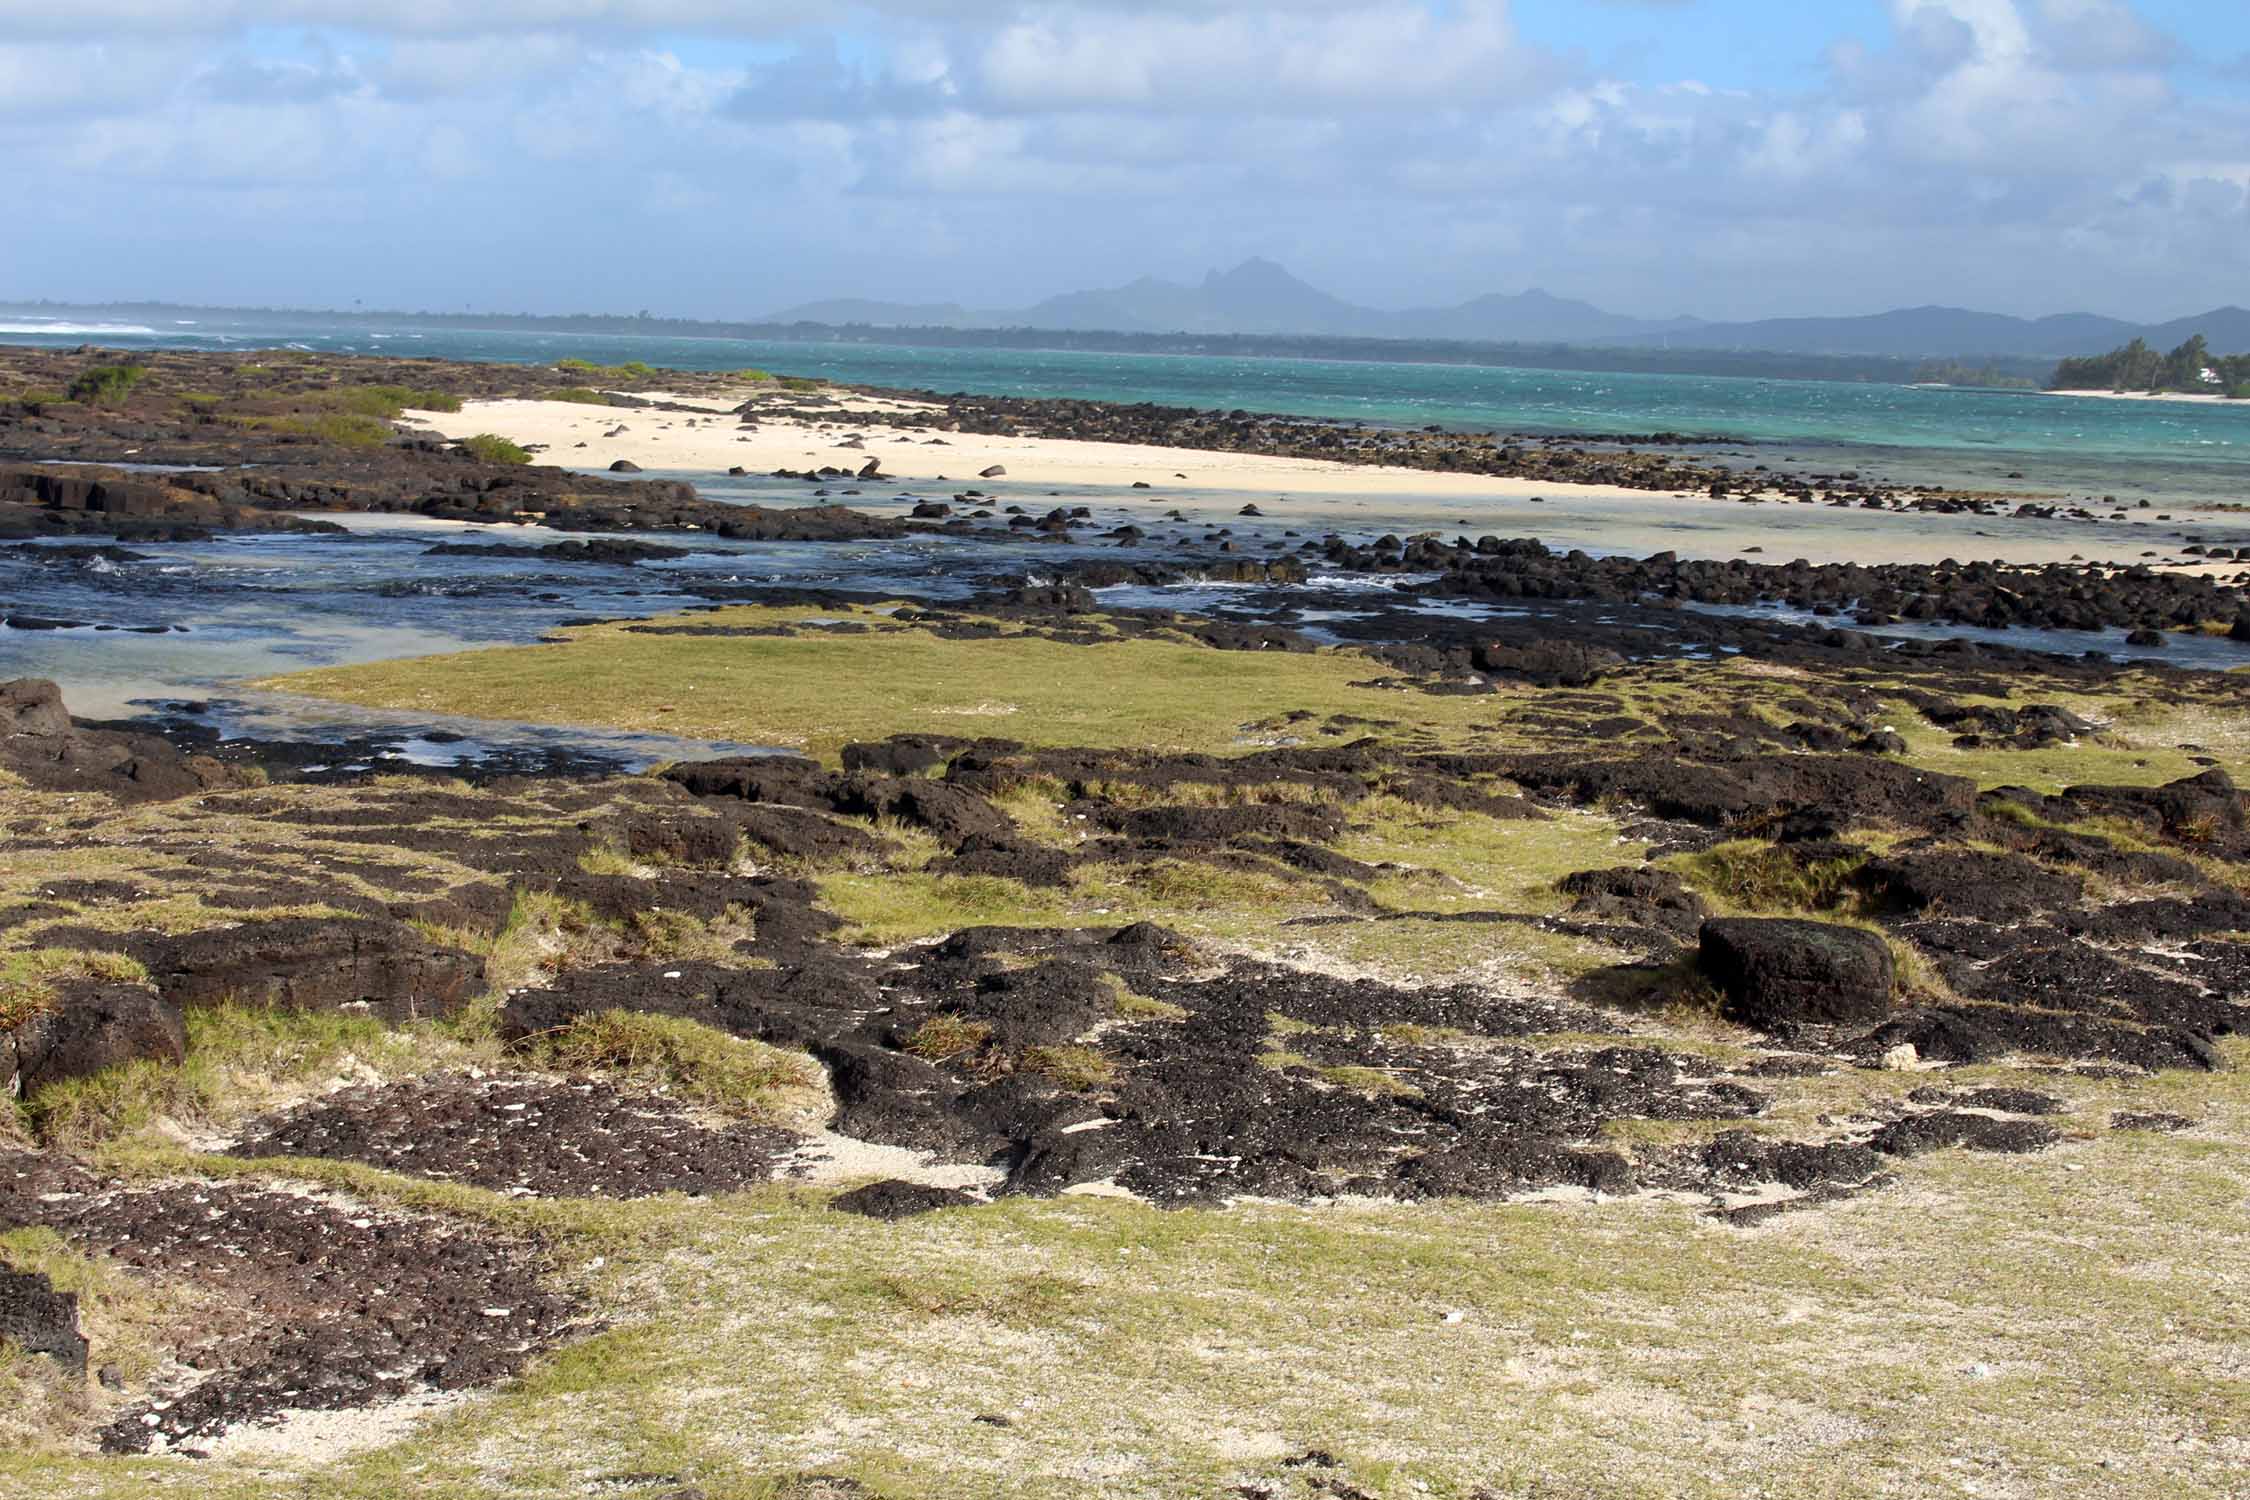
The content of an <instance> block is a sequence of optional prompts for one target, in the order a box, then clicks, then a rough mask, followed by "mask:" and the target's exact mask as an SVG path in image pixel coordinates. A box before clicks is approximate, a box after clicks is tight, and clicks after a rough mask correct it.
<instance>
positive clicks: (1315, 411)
mask: <svg viewBox="0 0 2250 1500" xmlns="http://www.w3.org/2000/svg"><path fill="white" fill-rule="evenodd" d="M0 340H5V341H7V342H12V343H34V344H49V345H58V346H71V345H76V344H79V343H84V342H87V341H89V340H95V341H99V342H100V343H102V344H104V345H107V346H112V347H117V348H125V349H132V348H178V349H246V348H259V347H273V346H289V347H295V348H302V349H317V350H326V351H336V352H348V353H361V354H369V353H388V354H398V355H415V356H427V357H431V358H442V359H474V360H494V361H501V362H509V363H527V364H529V363H541V364H543V363H551V362H553V361H555V360H557V359H562V358H566V357H580V358H585V359H590V360H593V361H595V362H597V363H604V364H616V363H622V362H625V361H628V360H641V361H644V362H646V363H648V364H652V365H660V366H671V367H676V368H682V369H693V370H728V369H739V368H743V367H745V366H755V367H757V368H761V369H772V370H778V371H782V372H786V373H792V374H802V375H815V376H821V377H824V378H827V379H832V380H839V381H846V382H850V383H853V384H864V385H880V386H892V387H902V388H912V389H930V390H939V391H946V392H952V391H967V392H973V393H976V394H981V395H1023V396H1076V397H1083V398H1087V399H1092V400H1103V401H1125V402H1143V401H1146V402H1156V403H1160V404H1164V405H1172V406H1187V407H1197V408H1204V409H1217V410H1233V409H1237V408H1240V409H1244V410H1250V411H1260V412H1278V413H1288V414H1295V415H1303V416H1317V417H1332V418H1339V419H1342V420H1347V421H1365V422H1369V423H1375V424H1382V425H1388V426H1422V425H1426V424H1429V423H1433V422H1435V423H1439V424H1443V425H1446V426H1451V427H1461V428H1474V429H1493V430H1500V431H1510V432H1525V433H1586V434H1605V433H1606V434H1646V433H1655V432H1675V433H1684V434H1690V435H1694V436H1698V437H1708V438H1711V439H1714V440H1715V441H1714V444H1713V449H1712V451H1713V452H1714V453H1715V454H1716V455H1718V456H1722V457H1727V456H1729V452H1728V450H1730V449H1732V450H1735V451H1734V453H1733V455H1732V457H1733V459H1734V461H1738V462H1743V463H1773V464H1775V465H1776V466H1781V465H1788V466H1790V467H1793V468H1808V467H1809V468H1814V469H1819V468H1824V467H1825V468H1830V469H1841V468H1856V469H1859V470H1861V471H1863V472H1867V473H1870V474H1876V475H1880V476H1882V477H1884V478H1886V479H1889V480H1891V481H1893V482H1895V483H1900V484H1920V483H1929V484H1942V485H1948V486H1958V487H1962V488H1995V489H2012V490H2036V491H2041V492H2050V493H2055V494H2069V495H2080V496H2095V497H2098V496H2101V495H2118V496H2121V497H2127V498H2132V499H2139V498H2143V497H2148V498H2153V499H2157V500H2169V501H2173V502H2176V503H2182V504H2186V503H2210V502H2226V501H2240V502H2244V503H2250V402H2242V403H2239V404H2209V403H2187V402H2123V401H2096V400H2082V399H2075V398H2069V397H2059V396H2047V395H2042V394H2038V393H2035V392H2010V391H1974V390H1952V389H1943V388H1929V387H1920V386H1900V385H1885V384H1876V383H1852V382H1842V381H1809V380H1751V379H1741V378H1734V377H1721V376H1691V375H1624V374H1587V373H1581V372H1572V371H1552V370H1518V369H1500V368H1484V367H1475V366H1463V365H1433V364H1378V363H1372V362H1358V361H1341V360H1317V359H1245V358H1234V357H1205V356H1197V355H1149V354H1094V353H1082V352H1077V351H1042V350H1016V349H933V348H916V347H910V346H906V345H897V344H884V343H879V342H871V341H866V342H855V341H847V340H835V341H826V342H803V343H797V342H789V343H782V342H769V341H752V340H742V339H680V338H643V337H637V336H633V335H625V334H578V333H569V334H565V333H550V332H536V333H534V332H518V331H507V330H497V331H474V330H464V329H457V328H414V327H411V326H406V325H394V324H388V323H385V324H375V323H370V322H364V321H362V322H355V321H353V320H352V319H350V318H348V317H343V316H340V315H339V316H336V317H332V318H319V319H312V318H308V319H305V320H303V321H287V322H285V321H275V320H272V319H261V320H258V321H256V322H241V323H230V322H227V321H224V320H223V319H222V317H221V315H219V314H215V313H213V314H206V315H205V318H204V320H203V321H200V322H196V323H174V324H169V325H158V324H145V323H144V324H86V323H60V322H51V321H43V320H39V319H34V318H26V317H11V318H9V319H8V320H7V321H6V322H5V323H4V324H0ZM2019 474H2020V475H2021V476H2023V477H2021V478H2012V477H2011V476H2014V475H2019Z"/></svg>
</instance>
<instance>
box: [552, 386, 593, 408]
mask: <svg viewBox="0 0 2250 1500" xmlns="http://www.w3.org/2000/svg"><path fill="white" fill-rule="evenodd" d="M539 399H540V400H542V401H569V402H573V403H575V404H577V405H579V406H607V405H609V397H607V396H605V395H603V394H602V393H601V392H600V391H597V390H595V389H593V388H592V387H591V386H583V385H566V386H564V387H563V388H562V389H561V390H559V391H545V392H542V393H541V394H540V398H539Z"/></svg>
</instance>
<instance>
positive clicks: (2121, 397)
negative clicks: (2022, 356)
mask: <svg viewBox="0 0 2250 1500" xmlns="http://www.w3.org/2000/svg"><path fill="white" fill-rule="evenodd" d="M2041 394H2042V395H2047V396H2081V397H2085V398H2087V399H2089V400H2094V401H2185V402H2188V403H2190V404H2192V405H2196V406H2239V407H2241V408H2242V409H2243V410H2244V411H2250V401H2236V400H2234V399H2232V398H2231V397H2227V396H2215V395H2213V396H2207V395H2203V394H2201V393H2199V392H2190V391H2043V392H2041Z"/></svg>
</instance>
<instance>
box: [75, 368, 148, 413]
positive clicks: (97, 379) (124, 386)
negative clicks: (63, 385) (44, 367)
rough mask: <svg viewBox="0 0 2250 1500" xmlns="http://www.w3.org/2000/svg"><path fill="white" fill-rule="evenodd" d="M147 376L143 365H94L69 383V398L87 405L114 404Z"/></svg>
mask: <svg viewBox="0 0 2250 1500" xmlns="http://www.w3.org/2000/svg"><path fill="white" fill-rule="evenodd" d="M147 376H148V368H147V366H145V365H107V364H104V365H95V366H94V367H93V368H91V369H89V370H88V371H86V373H85V374H83V375H81V376H79V377H78V378H77V379H76V380H74V381H72V382H71V385H70V399H71V400H73V401H83V402H85V403H86V404H87V405H88V406H114V405H116V404H117V403H118V402H121V401H123V400H124V399H125V397H126V395H127V394H128V393H129V392H131V390H132V389H133V387H134V386H137V385H139V384H140V383H141V382H142V381H143V380H144V379H146V378H147Z"/></svg>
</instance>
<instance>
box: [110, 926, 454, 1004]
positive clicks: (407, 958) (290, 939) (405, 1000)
mask: <svg viewBox="0 0 2250 1500" xmlns="http://www.w3.org/2000/svg"><path fill="white" fill-rule="evenodd" d="M148 968H149V974H150V977H151V978H153V979H154V980H155V982H156V987H157V989H158V990H159V991H160V992H161V993H162V994H163V996H164V998H165V999H166V1000H169V1001H171V1002H172V1003H173V1004H174V1005H178V1006H181V1007H183V1008H185V1007H190V1006H197V1005H217V1004H221V1003H223V1002H226V1001H230V1000H231V1001H235V1002H237V1003H240V1004H245V1005H264V1006H272V1007H275V1008H277V1009H282V1010H304V1011H318V1010H359V1011H365V1012H367V1013H369V1014H372V1015H375V1016H379V1017H381V1018H382V1019H383V1020H385V1021H412V1020H418V1019H421V1018H424V1017H428V1016H443V1015H449V1014H451V1013H452V1012H454V1011H456V1010H458V1009H460V1008H461V1006H462V1005H464V1004H466V1003H467V1002H468V1001H469V1000H470V999H472V998H473V997H475V996H476V995H477V994H479V993H480V992H481V991H482V990H483V989H484V987H485V972H484V960H483V959H481V958H478V957H476V956H475V955H474V954H470V953H464V952H462V951H461V950H460V949H458V948H448V947H446V946H445V945H444V944H442V943H436V942H432V941H431V940H430V939H429V938H427V937H425V936H423V935H422V933H421V932H419V931H418V930H416V929H415V928H413V927H410V926H408V925H407V924H406V923H404V922H393V921H388V920H383V919H360V918H350V919H320V918H288V919H285V920H282V921H277V922H248V923H244V924H243V925H242V926H240V927H226V928H221V929H219V930H217V931H214V932H196V933H190V934H188V935H187V936H185V937H177V938H171V939H168V940H167V941H165V942H164V943H163V944H162V946H161V947H160V948H159V949H158V950H157V951H156V953H155V955H154V956H153V957H152V959H151V960H150V962H149V965H148Z"/></svg>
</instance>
